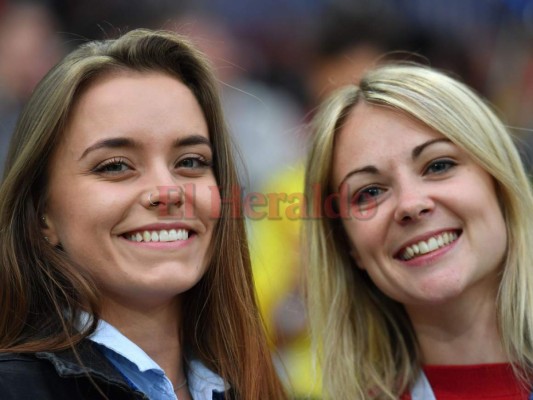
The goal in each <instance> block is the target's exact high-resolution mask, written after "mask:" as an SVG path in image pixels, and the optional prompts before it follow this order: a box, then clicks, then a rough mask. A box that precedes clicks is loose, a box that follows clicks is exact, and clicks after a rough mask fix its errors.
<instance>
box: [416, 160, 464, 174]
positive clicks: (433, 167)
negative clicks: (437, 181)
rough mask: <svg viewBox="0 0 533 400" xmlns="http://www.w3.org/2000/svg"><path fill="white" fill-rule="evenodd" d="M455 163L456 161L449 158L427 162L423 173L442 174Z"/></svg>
mask: <svg viewBox="0 0 533 400" xmlns="http://www.w3.org/2000/svg"><path fill="white" fill-rule="evenodd" d="M456 165H457V163H456V162H454V161H452V160H449V159H443V160H435V161H432V162H430V163H429V164H428V166H427V167H426V169H425V171H424V172H425V174H443V173H444V172H446V171H448V170H450V169H451V168H453V167H455V166H456Z"/></svg>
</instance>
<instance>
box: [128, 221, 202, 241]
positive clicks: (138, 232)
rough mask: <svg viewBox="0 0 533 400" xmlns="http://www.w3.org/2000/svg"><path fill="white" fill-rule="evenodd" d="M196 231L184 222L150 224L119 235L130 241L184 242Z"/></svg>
mask: <svg viewBox="0 0 533 400" xmlns="http://www.w3.org/2000/svg"><path fill="white" fill-rule="evenodd" d="M195 234H196V232H195V231H194V230H193V229H191V228H190V227H189V226H187V225H184V224H152V225H145V226H143V227H139V228H136V229H134V230H132V231H128V232H125V233H124V234H122V235H120V236H121V237H123V238H124V239H126V240H128V241H130V242H132V243H145V244H147V243H153V244H155V243H161V244H164V243H176V242H178V243H179V242H185V241H187V240H189V238H190V237H191V236H193V235H195Z"/></svg>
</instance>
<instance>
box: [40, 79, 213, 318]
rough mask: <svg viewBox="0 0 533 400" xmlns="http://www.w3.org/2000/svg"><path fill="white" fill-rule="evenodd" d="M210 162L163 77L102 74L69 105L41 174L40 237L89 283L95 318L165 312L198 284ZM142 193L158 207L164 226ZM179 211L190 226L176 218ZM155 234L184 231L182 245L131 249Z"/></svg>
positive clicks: (191, 103) (194, 119) (181, 91)
mask: <svg viewBox="0 0 533 400" xmlns="http://www.w3.org/2000/svg"><path fill="white" fill-rule="evenodd" d="M212 157H213V154H212V149H211V145H210V141H209V132H208V128H207V125H206V121H205V118H204V116H203V112H202V110H201V108H200V106H199V104H198V102H197V101H196V98H195V97H194V96H193V94H192V92H191V91H190V90H189V89H188V88H187V87H186V86H185V85H184V84H183V83H181V82H180V81H179V80H177V79H175V78H173V77H171V76H169V75H165V74H163V73H156V72H150V73H139V72H124V71H121V72H117V73H112V74H108V75H105V76H104V77H100V78H98V79H97V80H96V82H93V83H92V84H91V85H90V86H89V87H88V88H87V89H86V90H85V91H84V92H83V94H82V95H81V97H80V98H79V99H78V101H77V102H76V104H75V107H74V109H73V111H72V114H71V117H70V119H69V123H68V125H67V127H66V129H65V132H64V135H63V138H62V140H61V143H60V145H59V146H58V148H57V149H56V150H55V152H54V153H53V157H52V160H51V163H50V166H49V182H50V184H49V188H48V194H47V201H46V213H45V218H46V223H47V225H48V228H47V229H46V231H45V234H46V236H47V237H48V238H49V240H50V241H51V242H52V244H55V245H57V244H60V245H61V246H62V248H63V249H64V250H65V251H66V253H67V254H68V255H69V256H70V257H71V258H72V259H73V261H74V262H75V263H76V264H77V265H78V266H79V268H82V269H84V270H86V271H87V272H88V273H89V274H90V275H91V276H92V277H93V278H94V279H95V280H96V282H97V285H98V286H99V288H100V290H101V292H102V294H103V297H104V315H105V313H111V311H112V310H111V309H112V308H113V305H120V307H126V308H130V309H145V310H148V309H150V308H153V307H156V308H157V307H162V306H165V305H168V304H171V303H173V302H175V301H176V299H177V298H178V296H179V294H181V293H183V292H185V291H187V290H188V289H190V288H191V287H192V286H194V285H195V284H196V283H197V282H198V281H199V280H200V278H201V277H202V276H203V274H204V272H205V269H206V267H207V264H208V261H209V260H208V259H207V257H208V249H209V246H210V243H211V238H212V234H213V230H214V227H215V224H216V220H215V219H213V218H210V216H211V215H212V208H213V207H217V204H216V202H217V200H219V196H218V189H216V180H215V177H214V173H213V170H212V167H211V161H212ZM185 185H188V186H191V185H194V192H192V191H187V194H185V192H183V193H182V196H167V197H164V196H160V191H159V188H161V187H164V188H169V187H171V188H178V189H179V188H180V187H181V188H183V187H184V186H185ZM213 191H215V194H217V195H215V196H213ZM177 192H178V190H175V191H174V193H177ZM150 193H152V197H151V200H152V202H154V201H155V202H157V201H161V202H164V203H166V204H161V206H164V207H165V210H166V211H167V212H170V215H168V216H167V218H165V219H162V218H160V209H159V208H160V207H154V206H152V205H150V203H149V194H150ZM191 193H193V194H194V198H192V195H191V196H189V195H190V194H191ZM183 196H184V197H183ZM178 197H179V198H178ZM182 197H183V198H182ZM213 199H215V204H213ZM183 203H188V206H192V207H193V210H194V213H193V214H192V215H193V217H191V216H190V215H189V216H188V218H186V219H184V218H181V219H180V218H179V215H180V211H181V210H180V208H183V207H184V204H183ZM173 213H174V215H175V216H176V218H172V214H173ZM181 214H183V213H181ZM163 229H165V230H167V231H170V230H171V229H175V230H176V231H178V230H180V229H181V230H186V231H188V239H186V240H183V238H182V239H181V240H172V241H166V242H153V241H150V242H145V241H144V239H143V240H142V241H140V242H139V241H137V240H131V239H132V237H134V236H136V233H140V235H141V236H143V235H144V233H145V232H150V234H152V232H157V233H158V234H159V233H160V232H161V230H163ZM106 307H109V308H111V309H110V310H107V309H106Z"/></svg>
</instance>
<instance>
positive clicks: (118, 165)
mask: <svg viewBox="0 0 533 400" xmlns="http://www.w3.org/2000/svg"><path fill="white" fill-rule="evenodd" d="M129 169H130V166H129V165H128V164H127V163H126V161H125V160H124V159H123V158H120V157H119V158H112V159H110V160H106V161H104V162H102V163H100V164H98V165H97V166H96V167H95V168H93V170H92V171H93V172H95V173H97V174H109V175H116V174H120V173H122V172H125V171H127V170H129Z"/></svg>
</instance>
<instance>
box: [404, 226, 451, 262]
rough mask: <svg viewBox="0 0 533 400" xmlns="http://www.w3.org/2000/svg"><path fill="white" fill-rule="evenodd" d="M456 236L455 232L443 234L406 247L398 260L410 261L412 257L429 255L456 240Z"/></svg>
mask: <svg viewBox="0 0 533 400" xmlns="http://www.w3.org/2000/svg"><path fill="white" fill-rule="evenodd" d="M457 238H458V236H457V233H456V232H445V233H442V234H440V235H437V236H433V237H431V238H429V239H428V240H422V241H420V242H418V243H416V244H412V245H411V246H408V247H406V248H405V250H404V251H403V253H402V255H401V256H400V258H401V259H402V260H410V259H412V258H414V257H417V256H420V255H423V254H427V253H430V252H432V251H435V250H437V249H439V248H441V247H444V246H446V245H448V244H450V243H451V242H454V241H455V240H457Z"/></svg>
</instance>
